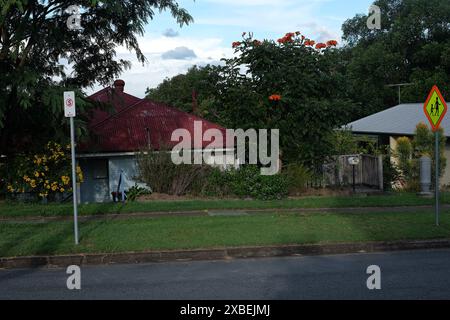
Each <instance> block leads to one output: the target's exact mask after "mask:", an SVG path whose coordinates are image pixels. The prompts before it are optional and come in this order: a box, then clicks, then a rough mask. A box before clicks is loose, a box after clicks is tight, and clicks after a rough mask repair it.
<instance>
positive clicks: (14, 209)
mask: <svg viewBox="0 0 450 320" xmlns="http://www.w3.org/2000/svg"><path fill="white" fill-rule="evenodd" d="M433 203H434V201H433V199H424V198H420V197H418V196H417V195H416V194H411V193H393V194H391V195H380V196H367V197H366V196H355V197H349V196H348V197H310V198H302V199H293V200H278V201H260V200H226V199H224V200H186V201H152V202H146V203H143V202H133V203H128V204H125V205H123V204H114V203H104V204H86V205H81V206H80V207H79V212H80V215H99V214H111V213H124V214H126V213H133V212H155V211H164V212H167V211H202V210H213V209H292V208H343V207H391V206H419V205H432V204H433ZM442 203H443V204H450V193H443V194H442ZM69 215H72V205H71V204H49V205H39V204H9V203H4V204H0V217H3V218H5V217H25V216H44V217H45V216H69Z"/></svg>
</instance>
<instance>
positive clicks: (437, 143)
mask: <svg viewBox="0 0 450 320" xmlns="http://www.w3.org/2000/svg"><path fill="white" fill-rule="evenodd" d="M435 136H436V148H435V149H436V155H435V162H436V173H435V175H436V226H439V187H440V186H439V131H438V130H436V134H435Z"/></svg>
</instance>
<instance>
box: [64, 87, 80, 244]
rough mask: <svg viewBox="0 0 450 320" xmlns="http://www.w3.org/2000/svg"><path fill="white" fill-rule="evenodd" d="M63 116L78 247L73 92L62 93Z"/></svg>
mask: <svg viewBox="0 0 450 320" xmlns="http://www.w3.org/2000/svg"><path fill="white" fill-rule="evenodd" d="M64 114H65V116H66V118H70V145H71V150H72V192H73V219H74V233H75V244H76V245H78V243H79V241H78V239H79V238H78V199H77V173H76V165H77V164H76V158H75V124H74V121H73V118H74V117H76V114H77V112H76V106H75V92H73V91H69V92H64Z"/></svg>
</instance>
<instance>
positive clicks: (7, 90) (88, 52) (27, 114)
mask: <svg viewBox="0 0 450 320" xmlns="http://www.w3.org/2000/svg"><path fill="white" fill-rule="evenodd" d="M0 3H1V11H0V34H1V37H0V70H2V74H1V77H0V151H1V154H13V153H16V152H18V151H24V150H27V149H29V148H32V147H33V146H36V145H39V144H41V140H42V141H44V142H45V141H48V140H56V141H58V140H62V138H61V137H62V136H64V135H67V127H66V123H67V120H65V119H64V117H63V114H62V113H63V108H62V105H63V101H62V100H63V98H62V92H63V91H65V90H69V89H78V90H79V89H81V88H83V87H88V86H92V85H94V84H95V83H100V84H101V85H108V84H110V83H111V82H112V80H114V79H115V78H116V77H117V76H118V75H119V74H120V73H121V72H122V71H123V70H124V69H126V68H128V67H129V66H130V63H129V62H128V61H124V60H118V59H115V57H116V48H117V47H118V46H125V47H127V48H128V49H130V50H131V51H134V52H135V53H136V56H137V59H138V60H139V61H140V62H142V63H144V62H145V57H144V55H143V54H142V52H141V50H140V48H139V45H138V41H137V37H138V36H141V35H143V33H144V27H145V25H146V24H147V23H148V22H149V21H150V20H152V19H153V17H154V16H155V13H156V12H160V11H164V10H167V11H169V12H170V13H171V14H172V15H173V16H174V18H175V19H176V20H177V22H178V23H179V24H180V25H183V24H185V23H189V22H190V21H192V18H191V16H190V15H189V14H188V13H187V12H186V11H185V10H184V9H182V8H180V7H179V6H178V3H177V2H176V1H175V0H134V1H125V0H114V1H98V0H64V1H38V0H1V1H0ZM72 5H77V6H79V7H80V8H81V13H82V17H81V25H82V27H83V30H82V31H71V30H68V28H67V25H66V22H67V20H68V18H69V16H70V15H71V13H68V12H66V10H67V9H68V7H69V6H72ZM61 59H66V60H67V62H68V63H69V64H70V65H71V67H72V68H73V71H72V70H71V71H72V72H70V73H69V72H68V69H67V68H66V69H65V68H64V66H63V62H62V60H61ZM57 79H59V80H57ZM77 96H78V97H79V98H80V99H78V100H77V103H78V107H79V108H78V113H79V114H80V115H81V117H80V119H79V123H78V127H79V128H80V127H81V125H82V124H83V119H85V117H84V116H85V112H87V105H86V102H85V101H83V94H82V93H81V92H80V91H78V94H77ZM81 133H82V132H79V134H81ZM58 142H63V141H58Z"/></svg>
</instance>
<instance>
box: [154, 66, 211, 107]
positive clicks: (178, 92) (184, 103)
mask: <svg viewBox="0 0 450 320" xmlns="http://www.w3.org/2000/svg"><path fill="white" fill-rule="evenodd" d="M217 76H218V75H217V74H216V73H215V68H214V67H212V66H209V65H208V66H205V67H198V66H193V67H192V68H190V69H189V70H188V71H187V73H186V74H179V75H177V76H175V77H173V78H170V79H169V78H167V79H165V80H164V81H163V82H162V83H161V84H159V85H158V86H157V87H156V88H151V89H150V88H149V89H147V92H146V94H147V98H148V99H152V100H155V101H160V102H164V103H167V104H169V105H172V106H174V107H177V108H179V109H181V110H184V111H186V112H194V111H197V112H199V113H202V115H205V112H207V110H208V104H209V102H211V99H214V95H215V93H216V86H215V85H216V82H217ZM194 101H196V102H197V106H198V109H197V110H193V109H194Z"/></svg>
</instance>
